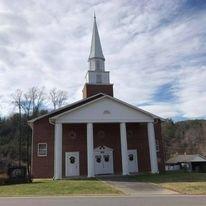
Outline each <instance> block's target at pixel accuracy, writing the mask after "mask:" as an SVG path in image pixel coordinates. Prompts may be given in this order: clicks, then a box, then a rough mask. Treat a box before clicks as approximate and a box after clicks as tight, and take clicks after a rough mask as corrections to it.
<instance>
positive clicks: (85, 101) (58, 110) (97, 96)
mask: <svg viewBox="0 0 206 206" xmlns="http://www.w3.org/2000/svg"><path fill="white" fill-rule="evenodd" d="M103 95H104V94H102V93H99V94H96V95H93V96H91V97H88V98H84V99H82V100H80V101H76V102H74V103H72V104H69V105H66V106H64V107H61V108H59V109H56V110H54V111H51V112H49V113H48V114H44V115H41V116H39V117H36V118H33V119H31V120H29V121H28V123H33V122H36V121H38V120H40V119H42V118H44V117H53V116H55V115H58V114H61V113H63V112H65V111H68V110H71V109H74V108H76V107H79V106H81V105H83V104H85V103H88V102H90V101H92V100H95V99H98V98H100V97H102V96H103Z"/></svg>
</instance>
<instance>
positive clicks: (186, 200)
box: [0, 195, 206, 206]
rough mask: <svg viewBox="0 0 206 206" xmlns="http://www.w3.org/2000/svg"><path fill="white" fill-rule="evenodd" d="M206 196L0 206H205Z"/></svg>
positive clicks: (26, 201) (3, 201)
mask: <svg viewBox="0 0 206 206" xmlns="http://www.w3.org/2000/svg"><path fill="white" fill-rule="evenodd" d="M205 203H206V196H171V195H170V196H162V197H159V196H153V197H58V198H57V197H48V198H0V205H1V206H28V205H29V206H105V205H106V206H127V205H128V206H180V205H181V206H205Z"/></svg>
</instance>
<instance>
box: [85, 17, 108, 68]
mask: <svg viewBox="0 0 206 206" xmlns="http://www.w3.org/2000/svg"><path fill="white" fill-rule="evenodd" d="M88 61H89V69H90V70H94V71H104V61H105V58H104V55H103V52H102V46H101V42H100V38H99V32H98V28H97V22H96V16H95V14H94V23H93V33H92V42H91V49H90V54H89V59H88Z"/></svg>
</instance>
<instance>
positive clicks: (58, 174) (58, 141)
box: [54, 123, 62, 180]
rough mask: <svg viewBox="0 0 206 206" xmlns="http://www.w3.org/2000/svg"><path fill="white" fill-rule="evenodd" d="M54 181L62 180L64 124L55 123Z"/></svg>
mask: <svg viewBox="0 0 206 206" xmlns="http://www.w3.org/2000/svg"><path fill="white" fill-rule="evenodd" d="M54 179H56V180H58V179H62V124H61V123H55V134H54Z"/></svg>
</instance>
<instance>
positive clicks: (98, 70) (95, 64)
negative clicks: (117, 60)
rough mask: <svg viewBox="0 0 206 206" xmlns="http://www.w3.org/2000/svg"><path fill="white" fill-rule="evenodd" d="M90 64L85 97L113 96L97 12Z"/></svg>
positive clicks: (84, 90)
mask: <svg viewBox="0 0 206 206" xmlns="http://www.w3.org/2000/svg"><path fill="white" fill-rule="evenodd" d="M88 62H89V70H88V72H87V74H86V84H85V86H84V89H83V97H84V98H86V97H89V96H93V95H95V94H98V93H105V94H107V95H110V96H113V84H110V78H109V71H105V66H104V63H105V58H104V55H103V52H102V46H101V42H100V38H99V32H98V29H97V22H96V15H95V12H94V23H93V33H92V42H91V49H90V55H89V59H88Z"/></svg>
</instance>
